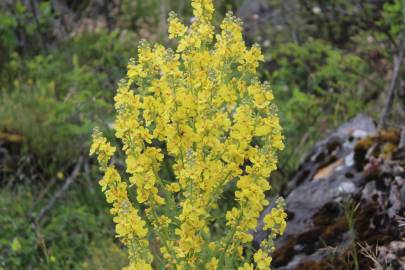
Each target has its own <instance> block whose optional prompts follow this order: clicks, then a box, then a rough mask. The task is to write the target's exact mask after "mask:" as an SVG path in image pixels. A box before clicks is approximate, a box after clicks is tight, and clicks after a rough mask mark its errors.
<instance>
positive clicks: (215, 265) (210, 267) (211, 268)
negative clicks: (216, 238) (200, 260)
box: [206, 257, 218, 270]
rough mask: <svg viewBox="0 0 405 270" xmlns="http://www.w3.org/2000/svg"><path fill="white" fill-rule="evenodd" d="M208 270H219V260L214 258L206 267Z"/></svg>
mask: <svg viewBox="0 0 405 270" xmlns="http://www.w3.org/2000/svg"><path fill="white" fill-rule="evenodd" d="M206 269H207V270H217V269H218V259H217V258H215V257H214V258H212V259H211V261H210V262H209V263H207V265H206Z"/></svg>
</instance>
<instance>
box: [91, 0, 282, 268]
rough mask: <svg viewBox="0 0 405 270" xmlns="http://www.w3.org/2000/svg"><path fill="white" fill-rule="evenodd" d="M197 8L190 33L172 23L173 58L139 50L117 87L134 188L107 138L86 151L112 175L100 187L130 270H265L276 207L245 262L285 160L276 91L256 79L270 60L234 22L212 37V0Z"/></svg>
mask: <svg viewBox="0 0 405 270" xmlns="http://www.w3.org/2000/svg"><path fill="white" fill-rule="evenodd" d="M192 7H193V14H194V16H195V18H194V20H193V22H192V23H191V25H190V26H185V25H184V24H182V23H181V21H180V19H179V18H178V17H177V16H176V15H175V14H174V13H171V14H170V15H169V19H168V32H169V38H170V39H176V40H177V42H178V43H177V46H176V47H174V48H173V49H166V48H165V47H164V46H162V45H159V44H157V45H150V44H148V43H147V42H141V43H140V45H139V47H138V54H137V59H136V60H135V59H131V60H130V62H129V64H128V66H127V76H126V78H125V79H123V80H122V81H120V83H119V85H118V90H117V94H116V96H115V98H114V102H115V109H116V118H115V122H114V129H115V136H116V137H117V138H118V139H120V141H121V143H122V152H123V153H124V155H125V159H124V160H125V164H124V165H125V170H124V169H123V170H122V172H121V173H124V172H125V173H126V174H127V175H128V182H127V181H124V180H122V179H121V177H120V173H119V172H118V170H117V169H116V168H115V167H113V166H111V165H110V166H109V162H110V159H111V157H112V155H113V154H114V152H115V150H116V149H115V147H113V146H112V145H111V144H110V143H109V142H108V141H107V140H106V139H105V138H104V137H103V136H102V135H101V134H100V133H97V132H95V135H94V136H93V144H92V147H91V149H90V150H91V153H92V154H93V153H95V154H97V155H98V160H99V163H100V167H101V170H102V171H103V172H104V177H103V178H102V179H101V180H100V185H101V189H102V191H103V192H104V193H105V195H106V200H107V202H109V203H111V204H112V207H111V210H110V212H111V214H112V215H113V216H114V218H113V220H114V223H115V224H116V234H117V237H119V238H120V240H121V241H122V243H123V244H124V245H125V246H127V248H128V257H129V262H130V264H129V266H128V267H127V268H125V269H151V265H152V262H153V265H155V266H156V268H157V269H165V268H167V269H227V267H228V266H229V265H232V266H233V267H234V268H233V269H239V270H249V269H253V264H250V263H249V262H250V261H252V259H254V261H255V265H256V266H257V268H258V269H264V267H268V266H269V264H270V261H271V258H270V257H269V256H268V255H267V254H269V251H271V250H272V249H273V248H274V247H273V246H272V243H273V241H272V239H273V238H274V237H276V236H277V235H279V234H282V233H283V232H284V230H285V225H286V223H285V218H286V216H285V213H284V211H283V210H282V209H283V205H282V204H281V203H278V204H277V207H276V208H275V209H274V211H272V212H271V213H270V215H268V216H266V217H265V229H269V230H270V231H271V237H269V239H268V240H266V241H265V242H264V244H263V245H262V246H261V249H260V251H259V252H258V253H256V254H254V256H253V258H252V256H246V257H245V256H244V254H243V250H245V249H246V248H249V246H250V245H251V242H252V240H253V237H252V235H251V234H250V233H249V231H252V230H255V229H256V227H257V223H258V222H257V220H258V217H259V216H260V214H261V212H262V211H263V209H264V207H265V206H267V205H268V201H267V200H266V196H265V192H266V191H268V190H269V189H270V188H271V187H270V185H269V182H268V178H269V176H270V173H271V172H272V171H273V170H275V169H276V166H277V157H276V154H277V151H278V150H281V149H282V148H283V136H282V134H281V127H280V123H279V120H278V116H277V113H276V108H275V104H274V100H273V99H274V97H273V94H272V92H271V87H270V85H269V84H268V83H266V82H264V83H263V82H260V77H259V74H257V69H258V67H259V63H260V62H262V61H263V55H262V53H261V50H260V48H259V47H258V46H257V45H255V46H253V47H252V48H248V47H247V46H246V44H245V42H244V40H243V35H242V23H241V21H240V20H239V19H237V18H236V17H235V16H233V15H232V14H231V13H228V14H227V15H226V17H225V19H224V20H223V22H222V23H221V25H220V29H219V33H215V29H216V28H215V27H214V25H213V24H212V17H213V12H214V6H213V1H212V0H192ZM229 188H234V189H235V190H234V193H235V194H234V195H235V196H234V197H235V204H233V207H232V209H226V210H228V211H227V212H225V213H220V214H222V216H224V218H225V219H226V224H225V226H226V228H225V230H224V231H223V232H221V231H218V228H221V227H222V226H219V227H218V224H221V222H218V221H217V220H215V218H216V217H217V214H218V213H219V212H220V211H221V210H222V209H223V205H221V198H222V197H223V196H224V191H225V190H228V189H229ZM129 194H131V196H129ZM138 209H142V211H139V210H138ZM226 210H224V211H226ZM221 233H222V234H221ZM148 239H150V240H151V243H150V244H149V240H148ZM156 245H157V246H156Z"/></svg>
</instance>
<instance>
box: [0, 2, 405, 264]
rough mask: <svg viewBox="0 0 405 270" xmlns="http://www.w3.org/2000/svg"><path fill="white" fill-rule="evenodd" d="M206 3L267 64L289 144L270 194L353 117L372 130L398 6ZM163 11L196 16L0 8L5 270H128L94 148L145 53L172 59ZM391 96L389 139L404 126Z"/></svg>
mask: <svg viewBox="0 0 405 270" xmlns="http://www.w3.org/2000/svg"><path fill="white" fill-rule="evenodd" d="M214 2H215V6H216V16H215V20H216V22H220V20H221V18H222V17H223V15H224V14H225V13H226V11H228V10H232V11H233V12H234V13H235V14H237V16H239V17H240V18H241V19H242V20H243V22H244V27H245V39H246V41H247V43H248V44H249V45H252V44H254V43H258V44H260V45H261V46H262V49H263V53H264V54H265V63H264V64H263V65H262V66H261V68H260V70H261V74H262V79H263V80H268V81H270V82H271V84H272V86H273V91H274V95H275V97H276V102H277V104H278V108H279V115H280V118H281V122H282V126H283V128H284V135H285V137H286V139H285V143H286V149H285V151H283V153H281V154H280V158H279V170H278V171H277V172H275V173H274V174H273V176H272V181H273V186H274V191H273V192H277V190H278V189H279V188H280V187H281V186H282V184H283V183H285V181H287V179H288V177H289V176H290V175H291V173H292V172H293V170H294V169H296V168H297V166H298V164H299V162H300V160H301V159H302V158H303V156H304V154H305V153H306V152H307V151H308V150H309V149H310V147H311V146H313V145H314V143H315V142H316V141H317V140H319V139H320V138H322V137H324V136H326V135H327V134H328V133H329V132H330V131H332V130H333V129H334V128H335V127H337V126H338V125H339V124H341V123H343V122H344V121H346V120H348V119H349V118H351V117H353V116H354V115H356V114H358V113H360V112H362V113H366V114H369V115H371V116H373V117H374V119H375V120H378V119H379V117H380V114H381V111H382V108H383V107H384V104H385V100H386V98H387V95H388V91H387V87H388V85H389V83H390V80H391V75H392V70H393V58H394V57H395V55H397V54H398V51H399V50H400V49H401V46H402V45H403V42H402V40H403V39H404V37H403V36H404V35H403V33H404V21H403V18H404V17H403V5H404V4H403V1H402V0H392V1H378V0H336V1H320V0H250V1H249V0H235V1H230V0H216V1H214ZM171 10H173V11H175V12H177V13H178V14H179V15H180V17H182V18H184V21H185V22H187V21H189V20H190V18H191V16H192V14H191V10H190V3H189V1H188V0H187V1H186V0H176V1H175V0H160V1H159V0H142V1H136V0H83V1H80V0H52V1H45V0H2V1H0V269H4V270H5V269H7V270H8V269H120V268H121V267H122V266H123V265H125V263H126V254H125V251H123V250H122V247H121V246H120V244H119V242H118V241H117V240H116V239H115V237H114V227H113V224H112V220H111V217H110V216H109V213H108V211H109V210H108V205H107V204H106V203H105V200H104V197H103V194H102V193H101V191H100V189H99V187H98V183H97V179H98V178H99V175H98V173H97V166H95V165H94V164H93V163H92V161H91V160H88V157H87V156H88V147H89V141H90V134H91V132H92V130H93V128H94V126H99V127H101V128H102V129H103V130H104V131H105V132H107V134H108V133H110V134H111V133H112V131H111V128H110V126H111V123H112V118H113V100H112V98H113V96H114V93H115V88H116V84H117V82H118V80H119V79H120V78H122V77H123V76H124V75H125V68H126V64H127V62H128V59H129V58H130V57H134V56H135V55H136V50H137V44H138V43H139V42H140V40H142V39H147V40H149V41H151V42H162V43H165V44H166V45H168V46H170V42H169V41H168V40H167V38H166V36H167V35H166V28H167V23H166V19H167V14H168V12H169V11H171ZM400 74H401V75H402V78H403V77H404V76H403V75H404V70H403V68H402V70H400ZM400 78H401V76H400ZM398 85H399V87H398V89H397V91H396V93H395V100H394V104H393V107H392V110H391V113H390V117H389V121H388V123H387V125H388V126H390V125H397V124H400V122H401V119H405V110H404V108H405V84H404V81H403V79H400V81H399V84H398ZM402 121H403V120H402ZM80 157H82V158H84V160H85V162H80V161H79V160H80ZM79 162H80V168H79V169H80V170H79V173H78V174H77V176H75V177H73V178H72V177H71V174H72V173H73V171H74V168H75V167H77V165H78V164H79ZM77 168H78V167H77ZM64 186H67V187H66V190H64V189H63V187H64ZM61 189H62V190H63V192H62V193H61V194H62V195H63V196H61V197H60V198H58V199H57V200H56V201H55V203H52V200H53V198H54V197H55V194H57V192H58V191H60V190H61ZM50 204H51V207H50V208H49V209H47V206H49V205H50ZM44 209H46V211H45V212H44V213H43V214H41V211H43V210H44Z"/></svg>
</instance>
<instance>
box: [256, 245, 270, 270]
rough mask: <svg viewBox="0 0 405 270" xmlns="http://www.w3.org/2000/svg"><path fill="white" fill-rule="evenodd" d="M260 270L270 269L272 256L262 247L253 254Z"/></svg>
mask: <svg viewBox="0 0 405 270" xmlns="http://www.w3.org/2000/svg"><path fill="white" fill-rule="evenodd" d="M253 258H254V260H255V263H256V266H257V269H258V270H268V269H269V268H270V263H271V257H269V255H267V254H266V253H264V252H263V251H262V250H261V249H259V250H258V251H256V253H255V255H254V256H253Z"/></svg>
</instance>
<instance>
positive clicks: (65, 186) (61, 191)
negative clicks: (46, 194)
mask: <svg viewBox="0 0 405 270" xmlns="http://www.w3.org/2000/svg"><path fill="white" fill-rule="evenodd" d="M82 166H83V157H80V158H79V160H78V162H77V164H76V166H75V168H74V169H73V172H72V174H71V175H70V176H69V177H68V178H67V179H66V181H65V183H64V184H63V186H62V187H61V188H60V189H59V190H58V191H57V192H56V193H55V194H54V195H53V196H52V198H51V199H50V200H49V201H48V204H47V205H46V206H45V207H43V208H42V209H41V210H40V211H39V214H38V215H37V217H36V218H35V220H34V222H35V223H36V224H38V223H39V222H40V221H41V220H42V218H43V217H44V216H45V214H46V213H47V212H49V211H50V210H51V209H52V207H53V206H54V205H55V202H56V201H57V200H58V199H60V198H61V197H62V196H63V194H64V193H65V192H66V191H67V190H68V189H69V187H70V186H71V185H72V184H73V182H74V181H75V180H76V178H77V176H78V175H79V173H80V170H81V168H82Z"/></svg>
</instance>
